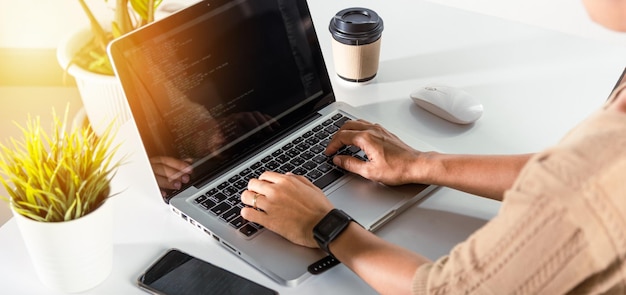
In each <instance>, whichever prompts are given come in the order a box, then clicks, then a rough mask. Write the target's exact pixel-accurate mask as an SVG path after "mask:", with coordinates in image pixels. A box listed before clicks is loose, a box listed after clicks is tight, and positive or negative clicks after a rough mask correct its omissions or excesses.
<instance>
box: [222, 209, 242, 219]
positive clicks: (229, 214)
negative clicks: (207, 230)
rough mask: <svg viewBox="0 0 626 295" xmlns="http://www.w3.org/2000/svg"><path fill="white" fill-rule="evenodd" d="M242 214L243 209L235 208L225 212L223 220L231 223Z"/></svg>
mask: <svg viewBox="0 0 626 295" xmlns="http://www.w3.org/2000/svg"><path fill="white" fill-rule="evenodd" d="M240 213H241V208H239V207H233V208H231V209H230V210H228V211H226V212H224V214H222V216H221V218H222V219H223V220H224V221H226V222H230V221H231V220H233V219H235V218H237V217H239V216H240Z"/></svg>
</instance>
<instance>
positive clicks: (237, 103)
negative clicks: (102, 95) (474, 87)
mask: <svg viewBox="0 0 626 295" xmlns="http://www.w3.org/2000/svg"><path fill="white" fill-rule="evenodd" d="M109 56H110V57H111V60H112V63H113V65H114V69H115V71H116V74H117V76H118V77H119V79H120V82H121V84H122V87H123V89H124V93H125V95H126V98H127V101H128V106H129V107H130V110H131V113H132V115H133V120H134V123H135V125H136V126H137V128H138V132H139V135H140V137H141V141H142V144H143V147H144V149H145V153H146V155H147V156H148V158H149V159H157V160H158V161H154V162H166V161H163V160H164V159H169V160H172V159H173V160H177V161H185V162H186V163H189V164H190V165H191V167H192V168H193V169H192V171H191V173H190V181H189V182H188V183H186V184H185V185H183V186H182V187H180V188H178V189H172V188H171V187H170V188H168V187H166V186H165V185H162V187H160V189H161V191H162V192H163V194H164V197H163V200H164V201H165V203H167V204H169V206H170V207H171V209H172V211H173V212H174V213H175V214H177V215H179V216H180V217H181V218H182V219H184V220H185V221H186V222H187V223H189V224H190V225H192V226H194V227H195V228H197V229H199V230H201V231H203V232H205V233H206V234H208V235H210V236H211V237H213V238H215V241H216V242H218V243H219V244H220V245H222V246H223V247H225V248H226V249H228V251H230V252H232V253H233V254H234V255H236V256H238V257H240V258H241V259H243V260H245V261H246V262H247V263H249V264H250V265H252V266H254V267H255V268H257V269H258V270H259V271H261V272H262V273H264V274H266V275H267V276H269V277H270V278H272V279H274V280H275V281H277V282H278V283H280V284H283V285H287V286H294V285H297V284H299V283H301V282H302V281H304V280H305V279H306V278H308V277H310V276H312V275H316V274H320V273H322V272H324V271H325V270H326V269H329V268H330V267H332V266H333V265H335V264H337V263H338V261H336V260H335V259H334V258H333V257H330V256H327V255H326V254H325V253H324V252H322V251H321V250H318V249H310V248H306V247H301V246H297V245H294V244H292V243H290V242H288V241H287V240H285V239H284V238H282V237H280V236H279V235H277V234H275V233H273V232H271V231H269V230H267V229H265V228H263V226H261V225H259V224H255V223H251V222H248V221H247V220H244V219H243V218H241V216H240V215H239V212H240V210H241V208H242V207H243V206H244V205H243V204H242V203H241V201H240V195H241V192H242V191H243V190H245V188H246V186H247V181H248V179H250V178H252V177H258V175H260V174H261V173H262V172H263V171H266V170H272V171H279V172H287V171H291V172H293V173H296V174H300V175H305V176H306V177H307V178H308V179H309V180H311V181H312V182H313V183H315V184H316V185H317V186H318V187H320V188H321V189H322V190H323V191H324V192H325V194H326V195H327V196H328V198H329V199H330V201H331V202H332V203H333V204H334V205H335V206H336V207H337V208H341V209H342V210H344V211H346V212H347V213H348V214H350V215H351V216H352V217H353V218H354V219H355V220H357V221H358V222H359V223H360V224H361V225H363V226H364V227H365V228H367V229H368V230H371V231H375V230H376V229H378V228H380V227H381V226H382V225H383V224H384V223H385V222H387V221H389V220H390V219H391V218H393V217H394V216H396V215H397V214H398V213H400V212H402V211H403V210H404V209H406V208H408V207H409V206H411V205H412V204H414V203H415V202H417V201H418V200H420V199H421V198H423V197H424V196H426V195H427V194H428V193H429V192H431V191H432V190H433V189H434V188H435V186H432V185H430V186H429V185H404V186H394V187H391V186H385V185H382V184H380V183H377V182H372V181H369V180H366V179H364V178H362V177H360V176H358V175H355V174H352V173H348V172H347V171H344V170H342V169H340V168H338V167H336V166H334V165H333V164H332V161H331V160H330V157H326V156H325V155H323V151H324V148H325V145H326V144H327V143H328V141H329V140H330V138H331V137H332V134H333V133H334V132H336V131H337V129H339V127H340V126H341V125H342V124H343V123H344V122H345V121H346V120H351V119H357V118H365V119H367V116H366V115H365V114H361V113H359V112H358V111H357V110H356V109H355V108H352V107H350V106H349V105H347V104H344V103H340V102H336V100H335V96H334V93H333V89H332V87H331V82H330V78H329V75H328V72H327V69H326V66H325V63H324V59H323V57H322V52H321V50H320V45H319V43H318V38H317V36H316V32H315V29H314V27H313V22H312V19H311V15H310V12H309V9H308V6H307V1H306V0H210V1H201V2H198V3H195V4H193V5H191V6H189V7H187V8H185V9H182V10H180V11H178V12H176V13H174V14H172V15H170V16H168V17H166V18H163V19H161V20H159V21H157V22H154V23H152V24H150V25H148V26H145V27H143V28H141V29H139V30H136V31H134V32H132V33H130V34H128V35H125V36H123V37H121V38H119V39H117V40H116V41H114V42H112V43H111V44H110V46H109ZM370 120H371V119H370ZM416 148H419V149H422V150H433V149H432V147H430V146H428V145H426V144H423V145H421V146H416ZM340 152H341V153H344V154H350V155H353V156H355V157H358V158H360V159H361V160H363V161H367V155H365V154H364V153H363V152H362V151H361V150H359V149H358V148H356V147H353V146H348V147H345V148H344V149H342V150H341V151H340ZM153 168H154V169H153V170H154V171H151V172H152V173H153V174H154V175H155V185H158V184H159V183H160V182H159V177H160V175H162V171H163V170H160V169H162V168H164V167H159V168H157V167H156V166H153ZM186 172H189V171H186ZM180 173H183V172H180Z"/></svg>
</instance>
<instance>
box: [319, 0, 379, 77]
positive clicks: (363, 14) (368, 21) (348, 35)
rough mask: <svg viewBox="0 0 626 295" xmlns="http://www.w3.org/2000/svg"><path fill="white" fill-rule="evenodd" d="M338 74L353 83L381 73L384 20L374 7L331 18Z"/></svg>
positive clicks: (339, 14)
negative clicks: (379, 70) (379, 63)
mask: <svg viewBox="0 0 626 295" xmlns="http://www.w3.org/2000/svg"><path fill="white" fill-rule="evenodd" d="M328 29H329V30H330V33H331V35H332V37H333V40H332V48H333V60H334V64H335V71H336V73H337V75H338V76H339V77H340V78H342V79H343V80H346V81H350V82H357V83H362V82H368V81H370V80H372V79H374V77H376V73H377V72H378V60H379V57H380V42H381V36H382V33H383V19H382V18H381V17H380V16H378V14H377V13H376V12H374V11H373V10H371V9H367V8H361V7H352V8H346V9H344V10H341V11H339V12H337V14H336V15H335V16H334V17H333V18H332V19H331V20H330V25H329V28H328Z"/></svg>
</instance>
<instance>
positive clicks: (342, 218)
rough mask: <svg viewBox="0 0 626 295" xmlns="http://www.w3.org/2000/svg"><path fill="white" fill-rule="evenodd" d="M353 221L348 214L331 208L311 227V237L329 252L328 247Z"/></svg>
mask: <svg viewBox="0 0 626 295" xmlns="http://www.w3.org/2000/svg"><path fill="white" fill-rule="evenodd" d="M352 221H354V220H353V219H352V217H350V215H348V214H346V213H345V212H343V211H342V210H340V209H333V210H331V211H330V212H328V214H326V216H324V218H322V220H320V222H319V223H317V225H316V226H315V227H314V228H313V238H315V241H316V242H317V244H318V245H319V247H320V249H322V250H323V251H324V252H326V253H328V254H330V255H333V254H332V253H330V249H329V248H328V247H329V245H330V243H331V242H332V241H334V240H335V239H336V238H337V237H338V236H339V235H340V234H341V233H342V232H343V231H344V230H345V229H346V228H347V227H348V225H350V222H352Z"/></svg>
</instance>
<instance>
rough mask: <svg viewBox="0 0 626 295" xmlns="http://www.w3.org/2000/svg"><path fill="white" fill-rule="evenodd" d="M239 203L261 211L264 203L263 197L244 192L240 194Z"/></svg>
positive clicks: (254, 193) (249, 191)
mask: <svg viewBox="0 0 626 295" xmlns="http://www.w3.org/2000/svg"><path fill="white" fill-rule="evenodd" d="M241 202H242V203H244V204H245V205H247V206H250V207H252V208H253V209H260V210H263V209H262V208H265V207H263V205H262V203H264V202H265V196H264V195H262V194H259V193H257V192H255V191H251V190H246V191H244V192H243V193H242V194H241Z"/></svg>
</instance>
